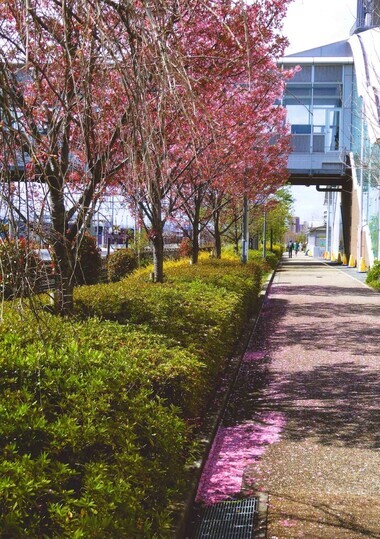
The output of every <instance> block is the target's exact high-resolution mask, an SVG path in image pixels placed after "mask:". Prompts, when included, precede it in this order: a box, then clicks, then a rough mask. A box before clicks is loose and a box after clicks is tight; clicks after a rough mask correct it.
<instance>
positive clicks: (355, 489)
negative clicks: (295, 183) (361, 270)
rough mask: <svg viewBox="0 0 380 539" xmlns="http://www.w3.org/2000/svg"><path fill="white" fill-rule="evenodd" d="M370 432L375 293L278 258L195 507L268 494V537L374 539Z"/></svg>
mask: <svg viewBox="0 0 380 539" xmlns="http://www.w3.org/2000/svg"><path fill="white" fill-rule="evenodd" d="M379 428H380V294H379V293H377V292H375V291H373V290H371V289H370V288H368V287H367V286H366V285H365V284H363V283H362V282H360V280H358V279H357V278H356V276H355V274H353V275H351V274H348V273H347V272H346V271H342V270H341V269H340V268H339V267H331V266H328V265H326V264H325V263H323V262H321V261H318V260H316V259H313V258H305V257H301V256H298V257H293V258H292V259H288V258H284V259H283V264H282V265H281V267H280V268H279V270H278V271H277V273H276V275H275V277H274V280H273V283H272V285H271V288H270V291H269V294H268V297H267V300H266V302H265V304H264V308H263V312H262V316H261V319H260V322H259V327H258V330H257V332H256V334H255V335H254V336H253V338H252V339H251V342H250V344H249V347H248V349H247V352H246V354H245V356H244V359H243V363H242V368H241V371H240V375H239V377H238V381H237V384H236V387H235V390H234V391H233V393H232V397H231V400H230V403H229V407H228V410H227V413H226V415H225V417H224V420H223V424H222V425H221V427H220V428H219V431H218V434H217V437H216V440H215V443H214V447H213V449H212V453H211V457H210V459H209V461H208V463H207V465H206V467H205V471H204V473H203V475H202V481H201V484H200V488H199V491H198V498H197V499H198V500H199V501H207V502H217V501H222V500H225V499H228V498H229V497H235V496H236V495H241V494H243V495H251V494H256V493H258V492H260V491H263V492H265V493H268V495H269V508H268V532H267V537H268V539H296V538H301V537H302V538H306V539H359V538H363V537H367V538H368V537H370V538H380V431H379Z"/></svg>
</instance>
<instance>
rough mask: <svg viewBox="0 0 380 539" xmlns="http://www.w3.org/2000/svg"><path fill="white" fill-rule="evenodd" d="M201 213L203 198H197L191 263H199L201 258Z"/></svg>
mask: <svg viewBox="0 0 380 539" xmlns="http://www.w3.org/2000/svg"><path fill="white" fill-rule="evenodd" d="M200 213H201V200H200V199H198V197H197V198H196V200H195V208H194V220H193V242H192V250H191V263H192V264H197V263H198V258H199V221H200Z"/></svg>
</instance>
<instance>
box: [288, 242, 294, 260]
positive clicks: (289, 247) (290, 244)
mask: <svg viewBox="0 0 380 539" xmlns="http://www.w3.org/2000/svg"><path fill="white" fill-rule="evenodd" d="M288 253H289V258H292V256H293V241H292V240H289V241H288Z"/></svg>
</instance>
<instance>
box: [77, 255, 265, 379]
mask: <svg viewBox="0 0 380 539" xmlns="http://www.w3.org/2000/svg"><path fill="white" fill-rule="evenodd" d="M165 268H166V281H165V282H164V283H163V284H161V285H157V284H156V283H152V282H150V281H149V269H147V270H145V271H139V272H137V273H136V274H134V275H132V276H130V277H128V278H127V279H124V280H123V281H121V282H118V283H110V284H107V285H98V286H96V285H95V286H92V287H91V288H90V287H81V288H80V289H77V290H76V292H75V306H76V313H77V315H78V316H81V317H82V318H87V317H92V316H96V317H98V318H100V319H106V320H112V321H117V322H119V323H121V324H125V323H133V324H147V325H149V327H150V328H152V329H153V330H154V331H156V332H157V333H160V334H163V335H166V336H167V337H170V338H172V339H174V340H175V341H177V342H178V343H179V344H180V345H181V346H184V347H185V348H187V349H188V350H191V351H193V352H196V353H197V354H198V355H199V356H200V357H201V358H203V359H204V360H205V361H206V362H207V367H209V371H210V373H211V374H214V373H215V368H216V369H217V368H218V362H220V361H221V359H222V358H224V357H226V355H228V354H229V353H230V351H231V350H232V347H233V345H234V344H235V342H236V339H237V338H238V337H239V334H240V331H241V327H242V325H243V324H244V323H245V321H246V320H247V317H248V315H249V313H250V311H251V310H252V308H253V307H255V301H256V298H257V296H258V291H259V288H260V280H261V275H262V270H261V267H260V265H258V264H256V263H255V262H250V263H249V264H247V265H241V264H240V263H239V262H237V261H215V260H214V261H209V260H207V259H205V260H203V261H202V263H201V264H200V265H199V266H198V265H194V266H191V265H189V264H188V263H185V262H181V261H180V262H171V263H167V264H166V266H165Z"/></svg>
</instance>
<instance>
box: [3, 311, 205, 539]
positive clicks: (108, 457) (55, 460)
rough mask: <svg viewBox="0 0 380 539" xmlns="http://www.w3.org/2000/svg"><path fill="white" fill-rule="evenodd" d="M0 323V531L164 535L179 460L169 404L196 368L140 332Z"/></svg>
mask: <svg viewBox="0 0 380 539" xmlns="http://www.w3.org/2000/svg"><path fill="white" fill-rule="evenodd" d="M6 321H7V325H5V324H1V325H0V346H1V351H2V353H1V371H2V376H1V379H0V410H1V412H2V414H1V415H2V421H1V423H0V451H1V463H0V512H1V515H2V519H1V522H0V536H1V537H9V538H11V537H28V538H29V537H30V538H34V537H36V538H37V537H78V538H79V537H99V539H100V538H103V537H140V536H141V537H165V529H169V523H170V511H169V509H168V507H169V506H170V502H171V501H172V499H173V498H175V497H176V496H178V492H179V489H180V487H181V481H182V480H183V477H184V467H185V463H186V455H187V453H188V448H187V449H186V447H187V446H186V439H187V426H186V424H185V422H184V421H183V419H181V417H180V416H181V413H180V411H179V409H177V408H175V407H173V406H172V405H171V404H170V400H171V401H177V402H178V404H179V405H185V406H186V399H187V398H189V399H190V396H191V395H192V393H193V391H195V392H196V391H197V386H199V385H201V384H200V383H199V379H200V376H201V375H200V373H201V372H202V365H201V364H200V363H199V361H198V360H197V359H196V358H195V357H193V356H192V355H191V354H190V353H188V352H186V351H185V350H183V349H182V348H178V347H177V346H176V345H175V344H174V343H173V342H171V341H169V340H168V339H165V338H163V337H162V336H159V335H153V334H152V333H150V332H149V331H148V332H147V331H146V329H144V330H142V329H140V330H139V329H136V328H134V329H132V328H129V327H122V326H120V325H118V324H113V323H103V324H100V323H99V321H97V320H90V321H88V322H85V323H76V324H73V323H70V322H65V321H62V320H60V319H57V318H54V317H48V316H45V318H44V324H43V325H42V326H41V322H40V326H39V328H38V327H37V324H36V320H35V318H34V317H33V316H32V315H28V314H27V313H24V314H23V316H20V315H18V314H11V313H6ZM9 327H11V328H13V329H12V330H9ZM36 330H39V331H40V335H41V336H42V337H43V339H42V340H36V339H35V332H36ZM183 380H186V387H185V388H184V387H183V386H182V382H183ZM183 392H184V393H183ZM160 394H161V395H160ZM164 397H165V398H166V399H165V400H164V399H163V398H164ZM168 397H170V400H168ZM176 493H177V494H176ZM156 533H157V534H158V535H155V534H156Z"/></svg>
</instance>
